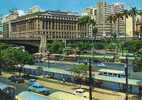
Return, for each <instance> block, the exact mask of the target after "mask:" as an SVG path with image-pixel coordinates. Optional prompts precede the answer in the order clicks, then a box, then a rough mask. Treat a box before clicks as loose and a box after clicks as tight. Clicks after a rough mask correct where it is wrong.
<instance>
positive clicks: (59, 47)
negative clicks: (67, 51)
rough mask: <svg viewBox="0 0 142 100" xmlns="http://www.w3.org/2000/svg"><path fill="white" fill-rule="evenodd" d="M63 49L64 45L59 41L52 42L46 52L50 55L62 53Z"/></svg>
mask: <svg viewBox="0 0 142 100" xmlns="http://www.w3.org/2000/svg"><path fill="white" fill-rule="evenodd" d="M63 48H64V43H63V42H60V41H54V42H53V43H52V44H50V45H48V50H49V51H50V52H52V53H62V51H63Z"/></svg>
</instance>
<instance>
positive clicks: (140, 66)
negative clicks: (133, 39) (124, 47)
mask: <svg viewBox="0 0 142 100" xmlns="http://www.w3.org/2000/svg"><path fill="white" fill-rule="evenodd" d="M134 65H135V66H134V67H135V68H134V71H142V49H140V50H139V51H137V52H136V53H135V61H134Z"/></svg>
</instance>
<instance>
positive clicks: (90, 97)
mask: <svg viewBox="0 0 142 100" xmlns="http://www.w3.org/2000/svg"><path fill="white" fill-rule="evenodd" d="M92 87H93V86H92V65H91V59H90V58H89V100H92Z"/></svg>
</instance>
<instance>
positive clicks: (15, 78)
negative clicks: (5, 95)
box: [9, 75, 25, 83]
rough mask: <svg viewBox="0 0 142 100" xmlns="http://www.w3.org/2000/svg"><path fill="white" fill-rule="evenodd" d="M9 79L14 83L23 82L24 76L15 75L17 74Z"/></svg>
mask: <svg viewBox="0 0 142 100" xmlns="http://www.w3.org/2000/svg"><path fill="white" fill-rule="evenodd" d="M9 79H10V80H11V82H14V83H24V82H25V80H24V78H22V77H20V76H17V75H13V76H11V77H9Z"/></svg>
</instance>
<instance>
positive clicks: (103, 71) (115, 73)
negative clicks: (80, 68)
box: [98, 69, 125, 78]
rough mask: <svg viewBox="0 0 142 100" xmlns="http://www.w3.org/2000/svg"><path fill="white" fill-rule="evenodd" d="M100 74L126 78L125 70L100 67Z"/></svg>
mask: <svg viewBox="0 0 142 100" xmlns="http://www.w3.org/2000/svg"><path fill="white" fill-rule="evenodd" d="M98 75H101V76H109V77H117V78H124V77H125V71H121V70H114V69H100V70H98Z"/></svg>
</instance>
